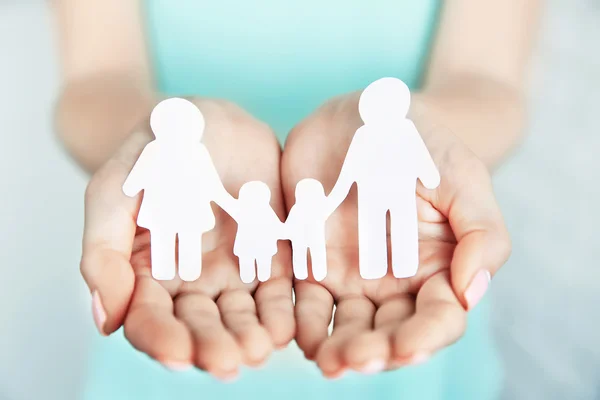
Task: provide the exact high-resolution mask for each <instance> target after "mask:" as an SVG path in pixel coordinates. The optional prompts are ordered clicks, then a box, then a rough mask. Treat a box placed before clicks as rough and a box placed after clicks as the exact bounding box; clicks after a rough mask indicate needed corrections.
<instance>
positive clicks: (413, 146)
mask: <svg viewBox="0 0 600 400" xmlns="http://www.w3.org/2000/svg"><path fill="white" fill-rule="evenodd" d="M409 106H410V91H409V89H408V87H407V86H406V85H405V84H404V82H402V81H401V80H399V79H396V78H382V79H379V80H377V81H375V82H373V83H372V84H371V85H369V86H368V87H367V88H366V89H365V90H364V91H363V93H362V95H361V97H360V101H359V113H360V116H361V118H362V120H363V123H364V125H363V126H361V127H360V128H359V129H358V130H357V132H356V134H355V136H354V138H353V140H352V143H351V144H350V148H349V149H348V153H347V155H346V159H345V161H344V165H343V166H342V170H341V172H340V176H339V178H338V182H337V183H336V186H335V187H334V189H333V190H332V192H331V194H330V196H329V197H330V198H331V200H332V201H333V202H334V203H335V204H337V205H339V204H341V203H342V201H343V200H344V198H345V197H346V196H347V195H348V192H349V191H350V188H351V186H352V184H353V183H354V182H356V184H357V187H358V240H359V265H360V274H361V276H362V277H363V278H365V279H378V278H381V277H383V276H384V275H386V273H387V270H388V254H387V235H386V234H387V232H386V231H387V229H386V222H387V221H386V219H387V213H388V212H389V214H390V223H391V229H390V236H391V253H392V254H391V258H392V270H393V273H394V276H395V277H396V278H405V277H410V276H413V275H415V274H416V272H417V268H418V265H419V240H418V226H417V222H418V221H417V204H416V184H417V178H418V179H419V180H420V181H421V183H423V185H424V186H425V187H426V188H428V189H434V188H436V187H437V186H438V185H439V183H440V175H439V173H438V170H437V168H436V166H435V164H434V162H433V160H432V158H431V156H430V154H429V151H428V150H427V147H426V146H425V144H424V143H423V140H422V139H421V136H420V135H419V133H418V132H417V129H416V127H415V125H414V124H413V123H412V121H410V120H409V119H407V118H406V116H407V113H408V110H409Z"/></svg>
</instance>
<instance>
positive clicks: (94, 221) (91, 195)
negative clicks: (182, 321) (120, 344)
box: [80, 133, 148, 334]
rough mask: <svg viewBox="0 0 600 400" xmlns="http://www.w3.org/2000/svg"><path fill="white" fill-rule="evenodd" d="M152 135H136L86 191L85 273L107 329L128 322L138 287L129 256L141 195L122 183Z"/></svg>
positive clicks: (100, 322)
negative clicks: (130, 194) (129, 193)
mask: <svg viewBox="0 0 600 400" xmlns="http://www.w3.org/2000/svg"><path fill="white" fill-rule="evenodd" d="M147 141H148V135H147V134H144V133H137V134H134V135H132V137H130V138H129V139H128V140H127V142H126V143H125V144H124V145H123V149H121V150H120V152H119V153H117V155H116V156H115V158H114V159H112V160H110V161H108V162H107V163H106V164H105V165H104V166H103V167H102V168H101V169H100V170H99V171H98V172H97V173H96V174H95V175H94V177H93V178H92V180H91V181H90V183H89V185H88V187H87V190H86V195H85V226H84V233H83V251H82V257H81V265H80V268H81V273H82V275H83V278H84V279H85V282H86V283H87V285H88V287H89V289H90V291H91V292H92V293H93V299H94V300H93V302H94V316H95V320H96V324H97V325H98V329H99V330H100V332H101V333H103V334H109V333H112V332H113V331H115V330H116V329H118V328H119V326H121V324H122V323H123V318H124V317H125V313H126V312H127V306H128V304H129V301H130V299H131V295H132V293H133V286H134V273H133V271H132V269H131V265H130V262H129V258H130V256H131V247H132V243H133V238H134V236H135V230H136V223H135V219H134V218H135V215H136V213H137V209H138V203H139V201H138V199H131V198H129V197H127V196H125V194H123V192H122V189H121V187H122V185H123V182H124V181H125V178H126V177H127V174H128V173H129V170H130V168H131V167H132V166H133V164H134V162H135V154H136V149H138V150H139V151H138V154H139V152H141V149H142V148H143V146H144V142H147Z"/></svg>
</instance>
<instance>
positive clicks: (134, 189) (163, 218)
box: [123, 98, 235, 281]
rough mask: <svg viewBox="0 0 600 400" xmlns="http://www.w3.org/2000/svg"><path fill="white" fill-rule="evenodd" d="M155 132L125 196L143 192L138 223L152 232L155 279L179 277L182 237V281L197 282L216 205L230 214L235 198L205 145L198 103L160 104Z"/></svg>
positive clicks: (152, 120)
mask: <svg viewBox="0 0 600 400" xmlns="http://www.w3.org/2000/svg"><path fill="white" fill-rule="evenodd" d="M150 127H151V128H152V131H153V133H154V136H155V137H156V140H154V141H152V142H150V143H148V145H146V147H145V148H144V150H143V151H142V154H141V155H140V157H139V159H138V160H137V162H136V163H135V165H134V166H133V169H132V170H131V172H130V174H129V176H128V177H127V179H126V181H125V183H124V184H123V192H124V193H125V194H126V195H127V196H130V197H133V196H135V195H136V194H137V193H139V192H140V191H141V190H144V196H143V199H142V204H141V207H140V211H139V214H138V219H137V223H138V225H139V226H141V227H143V228H147V229H149V230H150V256H151V261H152V276H153V277H154V278H155V279H158V280H170V279H173V278H175V261H176V257H175V244H176V237H177V238H178V239H179V276H180V277H181V279H183V280H185V281H193V280H196V279H198V278H199V277H200V274H201V271H202V234H203V233H205V232H208V231H210V230H211V229H213V228H214V226H215V217H214V215H213V211H212V208H211V205H210V203H211V201H215V202H216V203H217V204H218V205H219V206H221V208H223V209H224V210H225V211H227V210H228V209H231V207H232V203H233V202H234V201H235V199H233V197H232V196H231V195H230V194H229V193H228V192H227V191H226V190H225V188H224V187H223V184H222V183H221V180H220V179H219V175H218V174H217V171H216V169H215V167H214V165H213V163H212V160H211V158H210V155H209V153H208V150H207V149H206V147H205V146H204V145H203V144H202V143H201V142H200V140H201V139H202V134H203V131H204V117H203V116H202V113H201V112H200V110H199V109H198V108H197V107H196V106H195V105H194V104H193V103H191V102H189V101H187V100H184V99H179V98H171V99H167V100H164V101H162V102H160V103H159V104H158V105H157V106H156V107H155V108H154V110H153V111H152V114H151V116H150Z"/></svg>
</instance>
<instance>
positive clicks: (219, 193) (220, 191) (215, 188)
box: [203, 148, 239, 221]
mask: <svg viewBox="0 0 600 400" xmlns="http://www.w3.org/2000/svg"><path fill="white" fill-rule="evenodd" d="M203 150H204V152H205V155H204V160H205V166H204V169H203V171H206V174H207V175H208V176H209V179H208V181H209V182H211V188H210V189H212V190H211V194H212V199H211V200H212V201H214V202H215V203H216V204H217V205H218V206H219V207H221V208H222V209H223V211H225V212H226V213H227V214H229V215H230V216H231V218H233V219H234V220H236V221H237V220H238V217H239V206H238V201H237V200H236V199H235V198H234V197H233V196H232V195H231V194H230V193H229V192H228V191H227V189H225V186H224V185H223V182H222V181H221V178H220V177H219V173H218V172H217V169H216V168H215V165H214V164H213V162H212V159H211V157H210V154H209V153H208V150H206V148H204V149H203Z"/></svg>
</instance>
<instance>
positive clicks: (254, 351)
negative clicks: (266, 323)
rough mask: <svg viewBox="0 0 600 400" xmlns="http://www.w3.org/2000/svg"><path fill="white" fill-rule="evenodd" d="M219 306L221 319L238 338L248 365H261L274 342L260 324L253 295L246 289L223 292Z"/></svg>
mask: <svg viewBox="0 0 600 400" xmlns="http://www.w3.org/2000/svg"><path fill="white" fill-rule="evenodd" d="M217 306H218V307H219V312H220V313H221V319H222V321H223V324H224V325H225V328H227V329H228V330H229V331H230V332H231V333H232V334H233V336H234V337H235V338H236V340H237V342H238V344H239V347H240V349H241V351H242V355H243V360H244V362H245V363H246V364H248V365H253V366H254V365H260V364H262V363H263V362H264V361H265V360H266V359H267V357H268V356H269V355H270V354H271V352H272V351H273V342H272V341H271V337H270V335H269V333H268V332H267V330H266V329H265V328H264V327H263V326H261V325H260V323H259V321H258V317H257V316H256V306H255V304H254V299H253V298H252V295H251V294H250V293H248V291H246V290H241V289H239V290H229V291H225V292H223V293H222V294H221V295H220V296H219V298H218V300H217Z"/></svg>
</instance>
